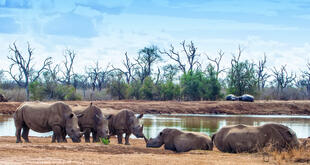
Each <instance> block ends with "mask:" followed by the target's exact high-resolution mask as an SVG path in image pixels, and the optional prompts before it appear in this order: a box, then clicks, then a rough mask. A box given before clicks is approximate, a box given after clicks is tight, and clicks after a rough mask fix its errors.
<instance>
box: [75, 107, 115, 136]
mask: <svg viewBox="0 0 310 165" xmlns="http://www.w3.org/2000/svg"><path fill="white" fill-rule="evenodd" d="M72 109H73V111H74V113H75V114H76V115H77V116H80V117H79V126H80V129H81V131H84V132H85V133H84V136H85V142H90V133H92V136H93V142H99V138H108V136H109V128H108V119H109V118H110V117H111V116H112V115H107V116H106V117H105V116H104V115H103V114H102V112H101V110H100V109H99V108H98V107H97V106H95V105H93V104H92V103H90V105H89V106H88V107H81V106H78V107H73V108H72Z"/></svg>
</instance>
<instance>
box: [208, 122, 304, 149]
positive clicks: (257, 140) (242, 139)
mask: <svg viewBox="0 0 310 165" xmlns="http://www.w3.org/2000/svg"><path fill="white" fill-rule="evenodd" d="M212 141H213V143H214V145H215V146H216V147H217V148H218V149H219V150H220V151H222V152H229V153H240V152H250V153H252V152H258V151H260V150H262V149H263V148H264V147H270V149H272V150H278V151H282V150H290V149H292V148H298V147H299V141H298V139H297V136H296V133H295V132H294V131H293V130H291V129H290V128H288V127H286V126H284V125H281V124H276V123H269V124H265V125H262V126H257V127H255V126H247V125H241V124H240V125H233V126H225V127H223V128H221V129H220V130H219V131H218V132H216V133H215V134H213V135H212Z"/></svg>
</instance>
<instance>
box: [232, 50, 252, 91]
mask: <svg viewBox="0 0 310 165" xmlns="http://www.w3.org/2000/svg"><path fill="white" fill-rule="evenodd" d="M242 52H243V50H242V49H241V47H240V46H239V47H238V54H237V56H236V55H234V54H233V58H232V59H231V68H230V70H229V72H228V75H227V81H228V92H230V93H232V94H235V95H239V96H240V95H243V94H245V93H250V94H255V92H256V90H257V79H256V77H255V67H254V63H252V62H249V61H248V60H245V61H241V60H240V57H241V54H242Z"/></svg>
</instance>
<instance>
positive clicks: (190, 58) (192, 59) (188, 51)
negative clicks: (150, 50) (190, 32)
mask: <svg viewBox="0 0 310 165" xmlns="http://www.w3.org/2000/svg"><path fill="white" fill-rule="evenodd" d="M180 44H181V46H182V51H183V52H184V54H185V58H186V62H183V61H182V57H181V55H180V53H179V52H177V51H175V49H174V46H173V45H170V50H169V51H166V50H163V51H160V53H162V54H165V55H167V56H168V57H169V58H170V59H172V60H173V61H175V62H177V64H178V67H179V69H180V70H181V71H182V72H183V73H184V74H185V73H187V72H189V71H193V69H194V67H195V66H196V65H197V67H199V66H200V63H199V61H198V59H197V57H199V56H200V54H197V47H195V45H194V43H193V42H192V41H191V42H190V43H189V44H187V45H186V42H185V40H184V41H182V42H181V43H180ZM187 67H188V69H187Z"/></svg>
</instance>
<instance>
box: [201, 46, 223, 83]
mask: <svg viewBox="0 0 310 165" xmlns="http://www.w3.org/2000/svg"><path fill="white" fill-rule="evenodd" d="M206 56H207V58H208V60H209V61H211V62H212V63H214V64H215V68H216V70H215V71H216V78H217V79H218V75H219V74H220V73H221V72H223V71H225V70H226V69H225V68H223V69H221V68H220V64H221V61H222V58H223V56H224V52H223V51H222V50H219V51H218V57H216V58H214V59H212V58H210V57H209V56H208V55H206Z"/></svg>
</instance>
